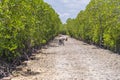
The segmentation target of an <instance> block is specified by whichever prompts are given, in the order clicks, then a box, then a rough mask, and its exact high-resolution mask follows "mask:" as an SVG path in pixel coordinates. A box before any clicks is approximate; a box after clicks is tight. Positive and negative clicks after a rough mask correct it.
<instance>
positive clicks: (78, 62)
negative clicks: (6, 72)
mask: <svg viewBox="0 0 120 80" xmlns="http://www.w3.org/2000/svg"><path fill="white" fill-rule="evenodd" d="M35 57H36V59H35V60H29V61H27V64H28V66H26V67H24V68H23V71H20V72H18V73H17V72H16V74H18V75H17V76H16V77H13V78H12V80H120V55H118V54H114V53H112V52H110V51H108V50H104V49H100V48H97V47H95V46H93V45H89V44H86V43H84V42H81V41H78V40H75V39H73V38H68V41H66V42H65V45H64V46H62V45H61V46H59V45H58V42H57V38H56V39H55V40H54V41H53V42H51V43H50V45H49V46H48V48H47V49H42V53H39V54H36V56H35ZM28 68H29V69H30V71H26V70H27V69H28Z"/></svg>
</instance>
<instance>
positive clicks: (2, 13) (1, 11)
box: [0, 0, 61, 59]
mask: <svg viewBox="0 0 120 80" xmlns="http://www.w3.org/2000/svg"><path fill="white" fill-rule="evenodd" d="M60 26H61V21H60V19H59V16H58V14H57V13H56V12H55V11H54V10H53V9H52V7H51V6H50V5H48V4H47V3H45V2H44V1H43V0H1V1H0V56H4V57H5V58H8V59H12V58H14V57H17V56H20V55H21V54H22V53H23V52H27V51H28V50H29V49H30V48H31V47H34V46H40V45H42V44H45V43H46V42H47V41H49V40H50V39H51V38H53V37H54V36H55V35H56V34H58V31H59V27H60Z"/></svg>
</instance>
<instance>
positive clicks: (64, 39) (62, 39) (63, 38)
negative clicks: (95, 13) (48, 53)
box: [59, 36, 67, 45]
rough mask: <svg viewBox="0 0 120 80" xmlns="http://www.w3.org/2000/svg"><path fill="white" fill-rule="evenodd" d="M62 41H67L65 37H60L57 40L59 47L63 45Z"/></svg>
mask: <svg viewBox="0 0 120 80" xmlns="http://www.w3.org/2000/svg"><path fill="white" fill-rule="evenodd" d="M64 41H67V37H65V36H61V37H60V38H59V45H64Z"/></svg>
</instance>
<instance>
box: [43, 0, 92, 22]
mask: <svg viewBox="0 0 120 80" xmlns="http://www.w3.org/2000/svg"><path fill="white" fill-rule="evenodd" d="M44 1H45V2H47V3H48V4H50V5H51V6H52V7H53V9H54V10H55V11H56V12H57V13H58V14H59V17H60V19H61V21H62V22H63V23H65V22H66V20H67V19H68V18H75V17H76V16H77V14H78V13H79V12H80V11H81V10H84V9H85V7H86V6H87V4H88V3H89V2H90V0H44Z"/></svg>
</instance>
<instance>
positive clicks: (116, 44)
mask: <svg viewBox="0 0 120 80" xmlns="http://www.w3.org/2000/svg"><path fill="white" fill-rule="evenodd" d="M66 26H67V30H68V32H69V34H70V35H71V36H73V37H75V38H78V39H81V40H84V41H87V42H90V43H91V42H92V43H94V44H97V45H99V46H104V47H107V48H109V49H111V50H113V51H117V52H120V0H91V2H90V3H89V4H88V5H87V7H86V9H85V10H84V11H80V12H79V14H78V15H77V17H76V18H75V19H68V20H67V24H66Z"/></svg>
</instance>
